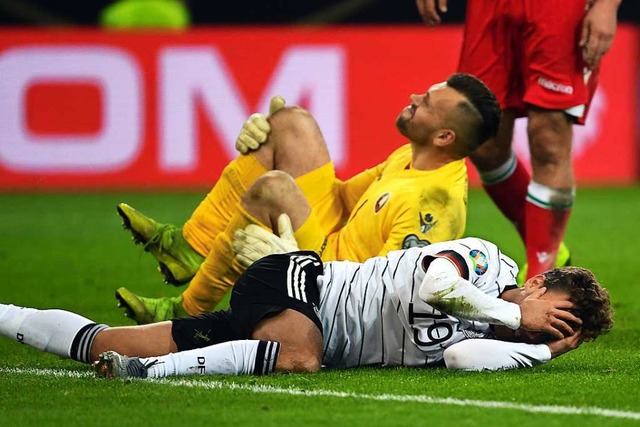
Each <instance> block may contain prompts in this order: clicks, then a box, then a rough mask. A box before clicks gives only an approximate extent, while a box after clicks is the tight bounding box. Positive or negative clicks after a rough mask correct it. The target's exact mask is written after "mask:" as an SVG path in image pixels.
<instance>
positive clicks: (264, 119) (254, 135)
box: [236, 95, 286, 154]
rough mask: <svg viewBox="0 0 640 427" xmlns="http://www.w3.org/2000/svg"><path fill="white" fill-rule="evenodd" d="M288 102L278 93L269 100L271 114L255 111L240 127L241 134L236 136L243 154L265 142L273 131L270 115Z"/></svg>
mask: <svg viewBox="0 0 640 427" xmlns="http://www.w3.org/2000/svg"><path fill="white" fill-rule="evenodd" d="M285 104H286V102H285V100H284V98H283V97H281V96H280V95H276V96H274V97H273V98H271V101H270V102H269V116H265V115H264V114H260V113H254V114H252V115H251V116H249V119H247V121H246V122H244V124H243V125H242V129H240V134H239V135H238V138H236V150H238V151H239V152H240V153H242V154H246V153H248V152H249V151H253V150H257V149H258V148H260V145H261V144H264V143H265V142H266V141H267V138H268V137H269V134H270V133H271V125H270V124H269V120H268V117H270V116H272V115H273V114H275V113H277V112H278V111H280V110H282V109H283V108H284V106H285Z"/></svg>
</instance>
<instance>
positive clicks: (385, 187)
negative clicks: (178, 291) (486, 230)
mask: <svg viewBox="0 0 640 427" xmlns="http://www.w3.org/2000/svg"><path fill="white" fill-rule="evenodd" d="M499 121H500V107H499V106H498V103H497V102H496V99H495V96H494V95H493V93H492V92H491V91H490V90H489V89H488V88H487V87H486V86H485V85H484V84H483V83H482V82H481V81H479V80H478V79H476V78H475V77H473V76H470V75H467V74H454V75H452V76H450V77H449V78H448V79H447V81H446V82H442V83H438V84H435V85H433V86H431V87H430V88H429V89H428V90H427V91H426V92H425V93H423V94H420V95H415V94H414V95H411V104H410V105H408V106H407V107H405V108H404V109H403V110H402V111H401V112H400V114H399V115H398V117H397V120H396V125H397V128H398V130H399V131H400V133H401V134H402V135H403V136H404V137H406V138H408V139H409V143H408V144H406V145H403V146H401V147H400V148H398V149H397V150H395V151H394V152H393V153H392V154H391V155H390V156H389V157H388V158H387V159H386V160H385V161H384V162H382V163H380V164H379V165H377V166H375V167H373V168H371V169H368V170H365V171H363V172H361V173H360V174H358V175H356V176H354V177H352V178H351V179H348V180H346V181H342V180H339V179H337V178H336V176H335V171H334V168H333V164H332V163H331V160H330V158H329V153H328V150H327V147H326V144H325V142H324V139H323V137H322V134H321V132H320V129H319V128H318V126H317V123H316V122H315V120H314V119H313V117H312V116H311V115H310V114H309V113H308V112H307V111H305V110H304V109H302V108H299V107H285V102H284V100H283V99H282V98H280V97H274V98H273V99H272V101H271V106H270V112H269V116H268V117H265V116H263V115H260V114H254V115H252V116H251V117H250V118H249V120H248V121H247V122H246V123H245V124H244V125H243V128H242V130H241V132H240V135H239V137H238V139H237V141H236V148H237V149H238V151H240V153H241V155H240V156H238V157H237V158H236V159H235V160H233V161H231V162H230V163H229V165H228V166H227V167H226V168H225V169H224V171H223V173H222V175H221V177H220V179H219V180H218V181H217V182H216V184H215V186H214V187H213V189H212V190H211V192H210V193H209V194H208V195H207V196H206V198H205V199H204V200H203V201H202V202H201V203H200V205H199V206H198V207H197V208H196V210H195V211H194V212H193V214H192V215H191V218H190V219H189V220H188V221H187V222H186V223H185V224H184V226H183V227H182V228H177V227H174V226H171V225H164V224H160V223H157V222H155V221H154V220H152V219H150V218H148V217H146V216H144V215H142V214H141V213H139V212H138V211H136V210H135V209H133V208H131V207H130V206H128V205H126V204H120V205H119V206H118V212H119V214H120V216H121V217H122V218H123V220H124V224H125V227H126V228H128V229H130V230H131V232H132V234H133V236H134V239H135V240H136V242H138V243H142V244H144V245H145V249H146V250H148V251H149V252H151V254H153V255H154V256H155V258H156V259H157V261H158V262H159V265H160V270H161V272H162V273H163V275H164V276H165V280H166V281H167V282H169V283H172V284H182V283H186V282H189V281H190V284H189V286H188V288H187V289H186V290H185V291H184V292H183V293H182V295H180V296H179V297H173V298H172V297H168V298H146V297H140V296H138V295H135V294H134V293H132V292H131V291H129V290H128V289H126V288H120V289H118V291H117V292H116V296H117V298H118V299H119V300H120V304H121V305H122V306H124V307H125V309H126V310H127V313H128V315H129V316H131V317H133V318H134V319H135V320H136V321H137V322H138V323H152V322H158V321H162V320H167V319H171V318H175V317H183V316H186V315H197V314H202V313H207V312H210V311H212V310H213V309H214V308H215V306H216V305H217V304H218V303H219V302H220V300H221V299H222V298H223V297H224V295H225V294H226V293H227V292H228V291H229V290H230V289H231V286H232V285H233V283H234V282H235V280H236V279H237V278H238V277H239V275H240V274H241V273H242V271H244V269H245V268H246V267H247V266H248V265H249V264H250V263H251V262H252V261H255V260H256V259H258V258H260V257H262V256H264V255H267V254H268V253H274V252H288V251H289V250H290V248H292V247H296V248H297V247H299V248H300V249H304V250H313V251H315V252H317V253H318V254H319V255H320V256H321V257H322V260H323V261H331V260H352V261H358V262H362V261H364V260H366V259H368V258H371V257H373V256H377V255H385V254H386V253H387V252H389V251H391V250H397V249H403V248H409V247H413V246H426V245H429V244H431V243H434V242H441V241H445V240H451V239H457V238H460V237H461V236H462V235H463V233H464V230H465V224H466V205H467V169H466V165H465V157H466V156H467V155H468V154H469V153H470V152H471V151H473V150H474V149H475V148H477V147H478V146H479V145H480V144H482V143H483V142H485V141H486V140H488V139H490V138H493V137H494V136H495V135H496V132H497V128H498V124H499ZM283 213H286V214H287V215H284V216H281V214H283ZM287 216H288V218H290V222H289V221H288V219H287ZM249 225H252V226H250V227H248V228H246V227H247V226H249ZM245 228H246V230H247V231H245V230H242V229H245ZM237 230H242V231H240V232H238V233H236V231H237ZM272 230H273V231H274V232H277V233H278V234H279V236H278V235H276V234H271V231H272ZM265 233H266V234H269V238H268V239H266V241H267V242H268V244H264V243H261V244H260V245H258V244H256V245H255V247H254V249H255V250H254V251H253V253H252V256H250V257H248V258H244V259H243V258H240V259H239V260H237V259H236V257H235V255H236V252H235V251H234V249H233V246H234V244H236V245H237V244H242V245H246V244H247V243H249V244H251V243H252V242H262V241H264V240H265V239H253V236H252V234H265ZM234 234H235V241H234ZM296 242H297V246H296V245H295V243H296ZM292 243H293V244H292ZM390 274H392V272H390Z"/></svg>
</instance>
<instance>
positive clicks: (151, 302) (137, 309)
mask: <svg viewBox="0 0 640 427" xmlns="http://www.w3.org/2000/svg"><path fill="white" fill-rule="evenodd" d="M116 298H117V299H118V307H121V308H124V309H125V313H124V314H125V316H127V317H130V318H132V319H133V320H135V321H136V322H137V323H138V325H147V324H149V323H157V322H162V321H165V320H171V319H175V318H177V317H188V316H189V314H188V313H187V311H186V310H185V309H184V307H183V306H182V295H180V296H177V297H164V298H146V297H141V296H138V295H136V294H134V293H133V292H131V291H130V290H129V289H127V288H119V289H118V290H117V291H116Z"/></svg>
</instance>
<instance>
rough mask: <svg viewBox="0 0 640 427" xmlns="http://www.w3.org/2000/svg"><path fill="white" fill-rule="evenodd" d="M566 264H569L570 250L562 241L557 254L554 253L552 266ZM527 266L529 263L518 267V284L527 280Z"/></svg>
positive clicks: (563, 265)
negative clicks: (554, 261)
mask: <svg viewBox="0 0 640 427" xmlns="http://www.w3.org/2000/svg"><path fill="white" fill-rule="evenodd" d="M567 265H571V251H570V250H569V248H568V247H567V245H565V244H564V242H561V243H560V246H559V247H558V254H557V255H556V263H555V264H554V267H556V268H557V267H565V266H567ZM528 267H529V264H525V265H523V266H522V268H521V269H520V272H519V273H518V277H517V278H516V280H517V282H518V284H519V285H522V284H523V283H524V282H525V281H526V280H527V269H528Z"/></svg>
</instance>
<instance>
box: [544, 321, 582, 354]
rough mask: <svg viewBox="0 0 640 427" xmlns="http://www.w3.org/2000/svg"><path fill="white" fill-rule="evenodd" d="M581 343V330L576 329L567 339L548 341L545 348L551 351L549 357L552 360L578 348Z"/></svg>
mask: <svg viewBox="0 0 640 427" xmlns="http://www.w3.org/2000/svg"><path fill="white" fill-rule="evenodd" d="M582 341H583V339H582V328H578V329H576V331H575V332H574V333H573V334H571V335H569V336H568V337H564V338H561V339H557V340H554V341H549V342H548V343H547V346H548V347H549V351H551V357H552V358H554V357H558V356H560V355H561V354H565V353H567V352H569V351H571V350H575V349H576V348H578V347H580V344H582Z"/></svg>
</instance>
